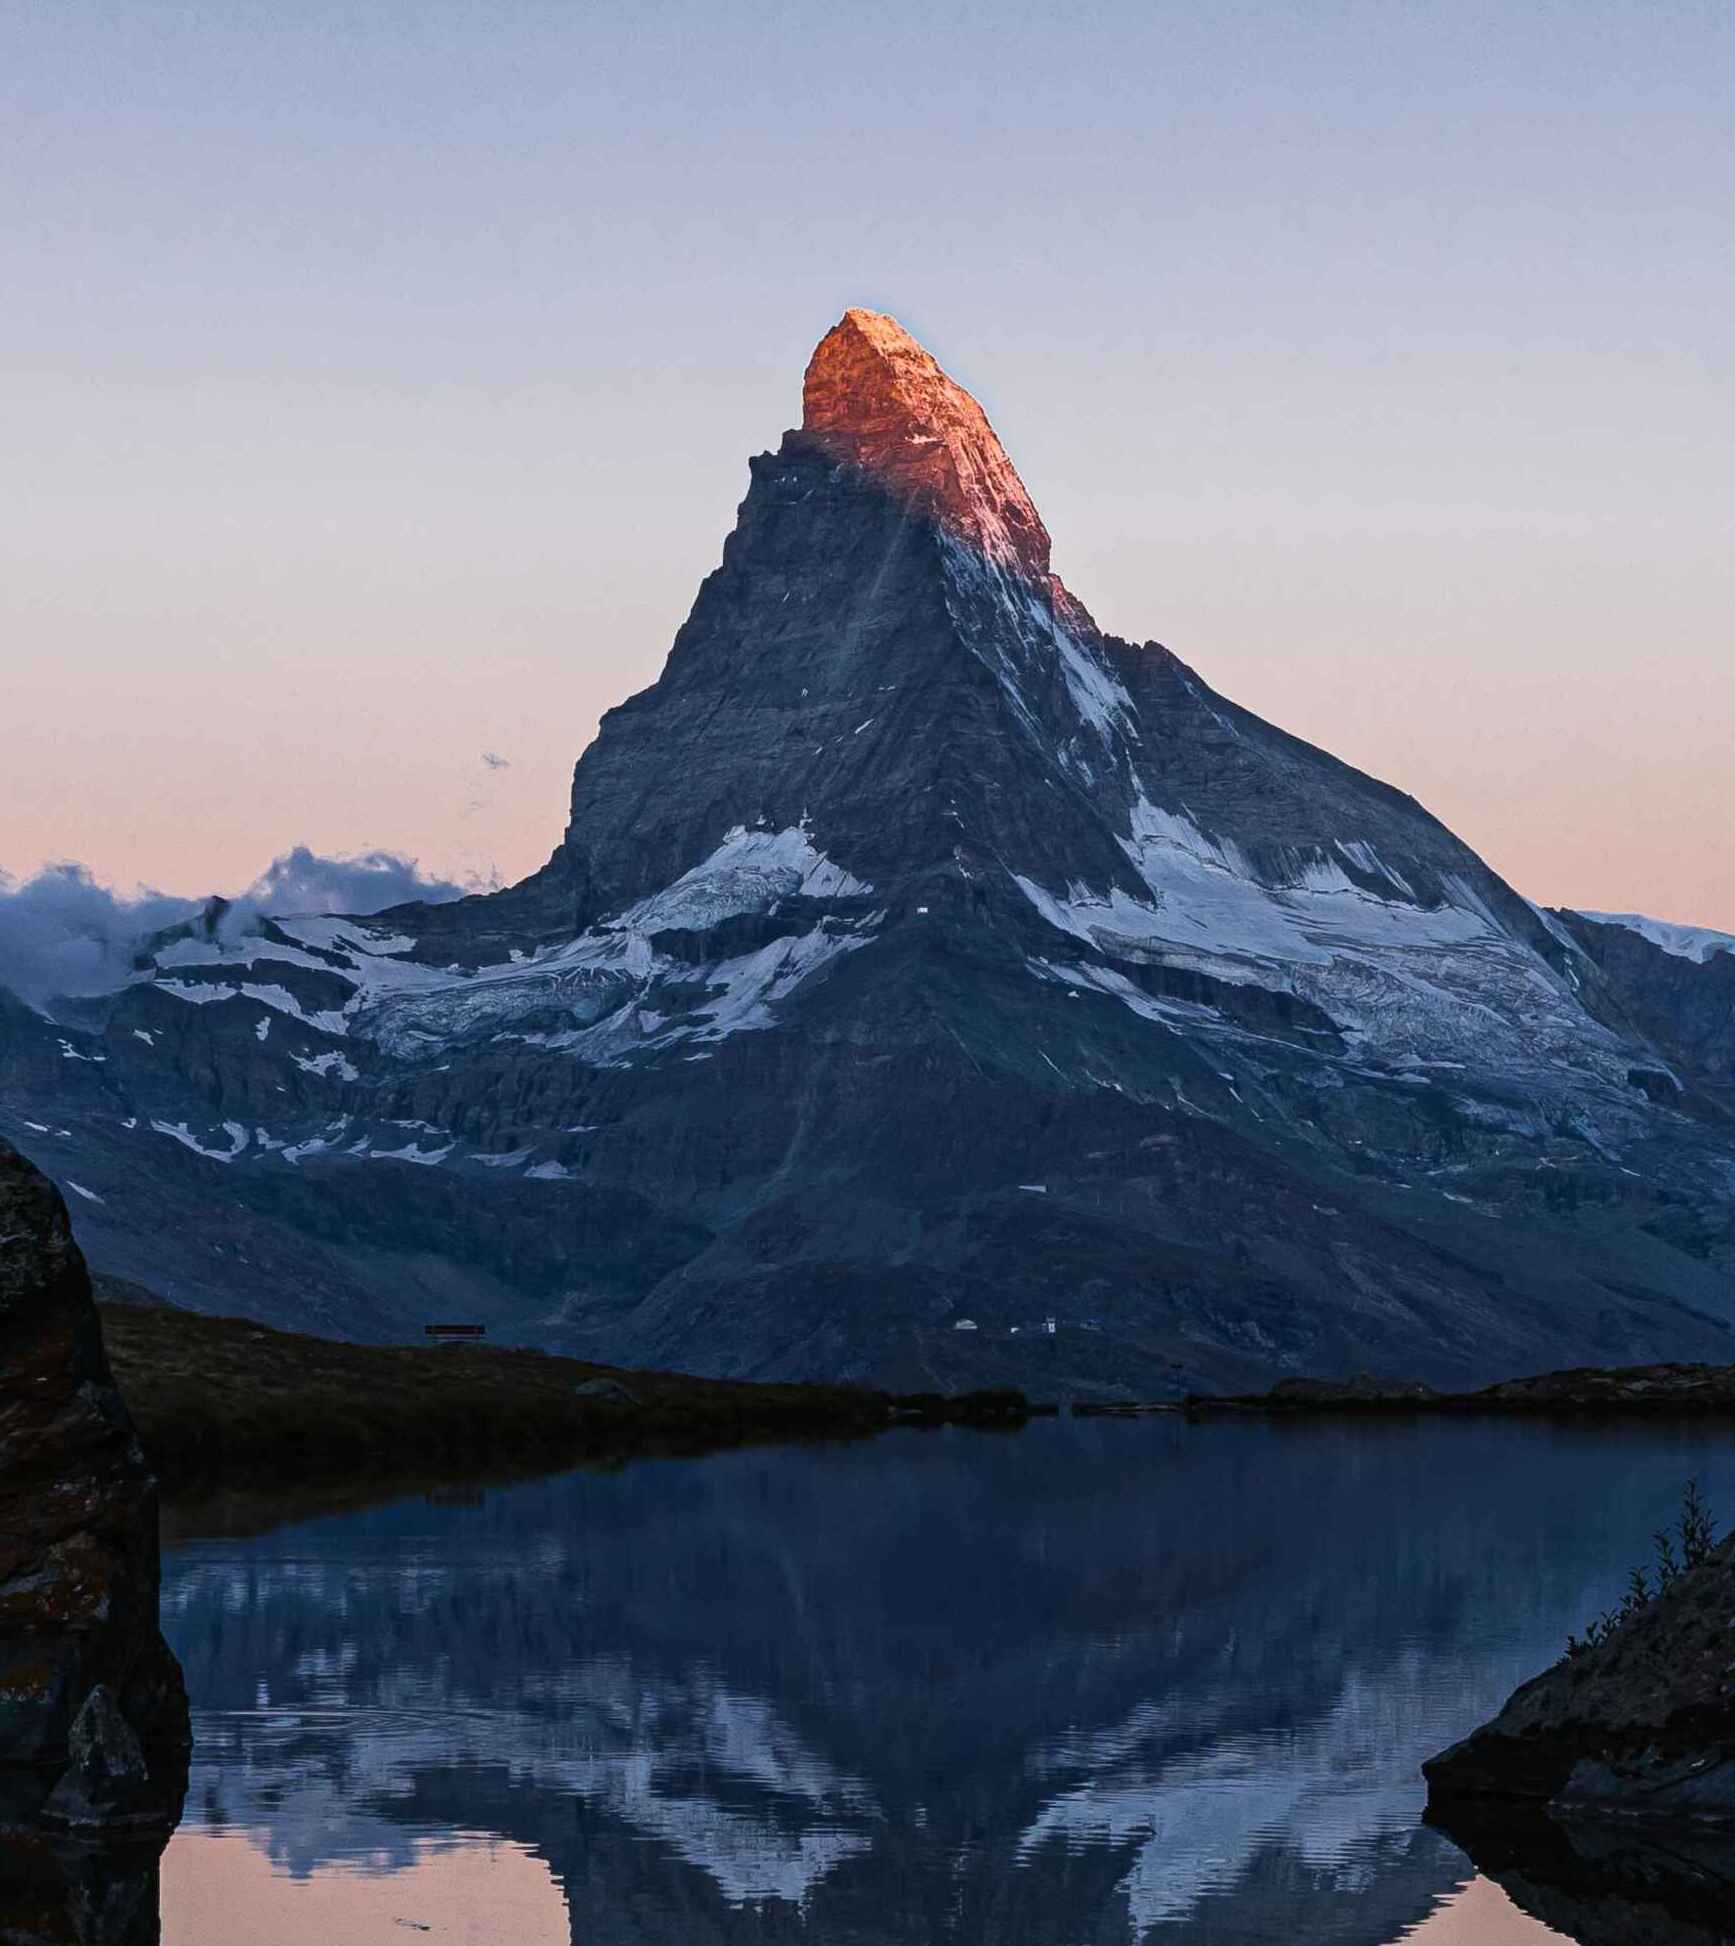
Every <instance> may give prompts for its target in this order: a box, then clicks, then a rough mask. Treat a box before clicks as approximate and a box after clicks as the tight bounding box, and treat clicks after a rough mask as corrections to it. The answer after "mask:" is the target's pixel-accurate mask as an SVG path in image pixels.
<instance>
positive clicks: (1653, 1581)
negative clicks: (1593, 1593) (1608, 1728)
mask: <svg viewBox="0 0 1735 1946" xmlns="http://www.w3.org/2000/svg"><path fill="white" fill-rule="evenodd" d="M1716 1545H1717V1523H1716V1522H1715V1521H1714V1520H1713V1519H1712V1518H1711V1511H1710V1509H1709V1508H1708V1507H1707V1506H1706V1505H1705V1496H1704V1494H1703V1492H1702V1491H1701V1490H1700V1487H1699V1482H1698V1480H1697V1479H1696V1478H1695V1479H1691V1480H1689V1481H1688V1482H1687V1484H1686V1486H1685V1487H1684V1488H1683V1489H1682V1491H1681V1511H1680V1514H1679V1515H1678V1516H1677V1518H1676V1521H1675V1524H1674V1526H1673V1527H1659V1528H1658V1529H1657V1531H1656V1533H1655V1534H1653V1535H1652V1536H1651V1547H1652V1557H1653V1566H1652V1567H1651V1569H1650V1570H1649V1571H1647V1570H1646V1569H1644V1568H1642V1567H1641V1568H1634V1569H1633V1570H1632V1572H1631V1573H1630V1574H1629V1575H1628V1576H1627V1590H1626V1593H1625V1594H1624V1595H1622V1596H1621V1598H1620V1600H1619V1601H1618V1602H1617V1603H1616V1604H1615V1606H1614V1607H1613V1608H1609V1609H1605V1610H1604V1611H1603V1613H1602V1614H1600V1615H1598V1616H1597V1617H1596V1619H1595V1620H1594V1621H1592V1622H1591V1623H1590V1624H1589V1625H1588V1626H1587V1627H1586V1629H1585V1631H1584V1633H1583V1634H1582V1635H1569V1636H1568V1637H1567V1638H1566V1653H1567V1655H1568V1656H1569V1657H1572V1656H1580V1655H1584V1654H1585V1653H1586V1652H1587V1651H1589V1650H1591V1649H1594V1648H1598V1647H1600V1646H1601V1644H1603V1643H1604V1642H1607V1641H1608V1640H1609V1639H1610V1638H1611V1637H1612V1636H1615V1635H1618V1634H1619V1633H1620V1631H1621V1630H1622V1629H1623V1628H1625V1627H1626V1625H1627V1623H1628V1622H1630V1621H1632V1620H1634V1618H1635V1617H1637V1616H1639V1615H1642V1614H1643V1613H1644V1612H1645V1610H1646V1609H1647V1608H1649V1607H1650V1605H1651V1603H1652V1602H1653V1601H1655V1600H1656V1598H1657V1597H1658V1595H1660V1594H1661V1593H1662V1592H1663V1590H1664V1589H1665V1588H1668V1587H1670V1586H1672V1585H1673V1584H1674V1583H1675V1582H1677V1581H1679V1580H1680V1578H1681V1576H1682V1575H1684V1574H1691V1573H1692V1572H1693V1570H1694V1569H1695V1568H1697V1567H1702V1566H1703V1565H1704V1564H1705V1562H1706V1561H1708V1560H1709V1559H1710V1558H1711V1554H1712V1551H1713V1549H1714V1548H1715V1547H1716Z"/></svg>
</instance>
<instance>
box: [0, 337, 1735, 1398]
mask: <svg viewBox="0 0 1735 1946" xmlns="http://www.w3.org/2000/svg"><path fill="white" fill-rule="evenodd" d="M751 476H752V477H751V483H750V486H749V488H748V492H747V497H746V499H745V500H744V501H743V503H742V505H741V508H740V511H739V516H738V518H737V522H736V526H735V530H734V532H733V533H732V534H731V535H730V536H729V538H728V540H727V542H726V543H725V545H724V550H723V559H722V565H721V566H720V567H719V568H718V569H717V570H716V571H715V572H714V573H713V574H711V575H710V576H709V577H708V578H707V580H706V581H705V582H704V584H703V586H702V587H701V588H700V590H699V594H698V598H697V600H696V602H695V603H694V606H693V610H692V613H691V615H690V616H689V618H688V620H687V622H686V624H685V626H684V627H683V628H682V629H681V631H680V633H679V634H678V635H677V637H676V639H675V643H674V647H673V649H672V650H671V652H670V655H669V659H668V663H667V666H666V667H665V669H664V671H663V674H662V676H661V678H660V679H659V680H658V681H657V682H656V683H655V684H654V685H653V686H652V687H651V688H650V689H648V690H646V691H644V692H643V693H642V694H640V695H638V696H635V697H632V698H631V699H630V700H629V701H627V702H625V703H623V704H622V705H621V706H620V707H619V708H617V709H615V710H612V711H611V712H609V714H608V715H607V716H606V717H605V718H604V719H603V722H602V725H601V728H600V730H599V732H598V734H597V737H596V740H595V742H594V743H593V744H592V745H591V746H590V748H589V749H588V750H586V751H585V752H584V754H583V756H582V757H581V758H580V760H579V762H578V765H577V769H576V771H575V773H574V778H573V791H572V814H571V820H570V822H569V824H568V826H567V829H566V833H565V835H564V837H563V838H562V840H561V842H560V844H559V846H558V847H557V849H556V850H555V852H554V854H553V856H552V857H551V858H550V859H549V861H548V863H547V864H546V865H545V866H544V867H543V868H542V869H541V870H540V871H539V872H537V873H536V874H535V875H534V876H532V877H531V878H529V879H527V880H525V881H524V882H523V883H522V884H519V885H516V886H513V887H511V888H510V889H508V890H505V891H502V892H498V893H493V894H489V895H486V896H479V897H473V898H468V899H463V900H460V901H458V902H456V903H453V904H449V905H441V906H427V907H422V906H406V907H402V908H399V909H397V910H395V911H392V912H389V913H385V914H382V915H378V916H376V917H371V918H353V917H345V916H342V915H335V914H321V915H314V916H309V915H305V914H285V915H281V916H279V917H277V918H275V919H273V920H270V921H266V922H256V923H253V924H252V925H251V926H250V928H249V929H248V930H246V931H243V932H241V933H240V934H239V936H236V934H235V933H234V931H233V929H232V928H230V927H227V926H225V925H224V924H223V923H222V920H221V915H220V914H217V913H215V912H214V913H213V914H212V915H211V916H210V917H209V918H208V919H207V920H206V921H205V922H202V923H195V924H191V925H187V926H181V927H178V928H175V929H174V930H173V931H171V932H170V933H167V934H164V935H161V936H159V937H157V938H156V939H154V940H152V941H151V942H150V943H149V945H148V948H147V949H146V950H145V952H143V953H142V954H141V957H140V961H139V964H138V965H137V967H136V969H135V971H134V973H133V975H132V977H131V978H130V979H129V980H128V981H127V982H126V984H125V985H124V987H122V988H121V990H120V991H118V992H117V993H115V994H113V995H112V996H108V997H106V998H105V999H104V1000H103V1001H102V1002H101V1003H100V1004H98V1005H95V1006H92V1005H91V1004H90V1003H84V1005H83V1007H82V1008H81V1009H68V1008H61V1007H56V1006H54V1005H53V1004H50V1005H49V1006H48V1007H47V1008H46V1010H44V1009H37V1008H32V1007H28V1006H26V1005H25V1004H24V1003H23V1002H22V1001H18V1000H6V999H0V1050H3V1052H4V1065H3V1078H0V1132H3V1133H4V1134H5V1135H6V1136H8V1137H9V1138H10V1139H12V1140H14V1141H15V1142H16V1143H17V1144H18V1146H20V1147H21V1148H24V1149H25V1150H27V1151H28V1152H29V1153H31V1154H32V1155H33V1157H34V1158H35V1159H36V1161H37V1162H38V1163H40V1164H41V1166H42V1167H44V1168H45V1169H47V1170H48V1171H50V1172H51V1173H52V1174H54V1175H55V1176H56V1177H57V1179H58V1180H59V1181H60V1182H61V1184H62V1185H63V1187H65V1188H66V1190H67V1192H68V1194H69V1197H70V1199H71V1202H72V1205H73V1209H74V1213H75V1216H76V1217H77V1219H78V1223H79V1231H80V1236H81V1240H82V1241H83V1243H84V1246H85V1249H86V1251H87V1253H88V1254H89V1255H90V1257H91V1258H92V1260H93V1262H94V1263H95V1265H96V1266H97V1267H98V1268H99V1269H100V1270H104V1271H107V1272H109V1273H110V1274H113V1275H118V1276H122V1277H126V1278H130V1279H134V1280H136V1281H138V1282H140V1283H143V1284H146V1285H148V1286H150V1287H152V1288H154V1289H155V1290H157V1291H159V1292H161V1293H162V1294H164V1295H165V1296H167V1297H169V1298H171V1299H173V1300H174V1301H176V1302H179V1303H183V1304H188V1305H194V1306H198V1307H201V1308H206V1309H221V1310H228V1311H237V1310H239V1311H245V1312H249V1313H253V1314H256V1315H258V1316H260V1317H262V1318H267V1319H271V1320H274V1321H279V1322H283V1323H289V1324H294V1325H299V1326H303V1327H307V1328H312V1329H316V1330H321V1331H327V1332H334V1333H341V1334H344V1335H349V1336H356V1337H366V1338H390V1337H400V1336H404V1335H407V1334H410V1333H412V1332H415V1331H416V1330H418V1329H419V1327H420V1324H421V1323H422V1321H423V1320H424V1319H427V1318H429V1317H433V1316H444V1315H461V1316H465V1317H475V1318H480V1319H483V1320H485V1321H486V1322H488V1324H489V1325H490V1327H491V1330H492V1331H493V1332H494V1334H495V1335H496V1336H498V1337H501V1338H505V1339H509V1340H517V1341H531V1342H538V1343H543V1344H546V1345H549V1346H551V1347H558V1348H562V1349H571V1350H578V1351H588V1352H592V1353H595V1354H597V1355H606V1356H607V1357H608V1358H610V1359H613V1360H616V1361H620V1362H626V1363H639V1364H652V1363H655V1364H666V1365H678V1366H684V1367H688V1368H692V1369H696V1370H702V1371H707V1372H718V1373H738V1374H762V1375H778V1376H809V1375H820V1374H824V1375H832V1376H836V1375H844V1376H856V1377H862V1378H867V1379H872V1380H875V1381H879V1382H883V1383H889V1384H893V1385H897V1386H900V1387H906V1388H914V1387H922V1386H936V1385H937V1386H944V1387H948V1388H950V1387H953V1386H957V1385H961V1384H965V1383H971V1382H987V1381H1012V1382H1016V1383H1020V1384H1024V1385H1026V1386H1028V1387H1029V1388H1030V1389H1032V1390H1033V1391H1040V1392H1043V1393H1046V1394H1049V1395H1064V1394H1068V1393H1071V1394H1075V1395H1076V1394H1089V1393H1103V1394H1108V1393H1126V1392H1132V1393H1138V1394H1146V1395H1156V1394H1161V1393H1167V1392H1173V1391H1175V1390H1178V1389H1182V1388H1186V1387H1209V1388H1218V1387H1223V1386H1241V1385H1248V1384H1253V1383H1257V1382H1261V1381H1264V1380H1268V1379H1271V1378H1274V1377H1277V1376H1281V1375H1282V1374H1284V1373H1291V1372H1317V1373H1337V1372H1347V1371H1351V1370H1356V1369H1362V1368H1366V1369H1372V1370H1375V1371H1380V1372H1386V1373H1392V1374H1405V1375H1413V1376H1417V1377H1422V1378H1428V1379H1433V1380H1436V1381H1458V1382H1463V1381H1470V1380H1480V1379H1491V1378H1495V1377H1499V1376H1506V1375H1509V1374H1513V1373H1516V1372H1519V1371H1523V1370H1529V1369H1536V1368H1539V1367H1544V1366H1551V1365H1553V1366H1558V1365H1562V1364H1570V1363H1592V1362H1594V1363H1617V1362H1623V1363H1624V1362H1633V1361H1639V1360H1650V1359H1658V1358H1666V1357H1687V1358H1714V1359H1720V1360H1730V1359H1735V1276H1732V1271H1735V1225H1732V1222H1731V1214H1730V1212H1731V1207H1732V1200H1735V955H1732V954H1730V953H1728V952H1723V951H1718V950H1714V949H1713V948H1712V947H1711V946H1710V945H1708V944H1707V943H1706V942H1708V941H1710V940H1713V939H1714V937H1715V936H1713V935H1697V934H1693V935H1686V938H1687V940H1688V944H1687V945H1686V946H1683V945H1682V942H1681V939H1680V938H1678V937H1670V936H1666V934H1664V933H1660V932H1659V930H1658V929H1657V928H1655V927H1654V926H1648V925H1647V923H1646V922H1641V921H1637V920H1628V919H1621V920H1605V919H1599V918H1593V917H1589V916H1585V915H1578V914H1562V913H1550V912H1546V911H1543V910H1540V909H1538V908H1537V907H1535V906H1533V905H1531V904H1530V903H1528V902H1527V901H1526V900H1525V899H1523V898H1521V897H1520V896H1519V895H1518V894H1517V893H1516V892H1514V891H1513V890H1512V889H1511V888H1510V887H1509V886H1507V885H1506V884H1505V883H1503V881H1502V880H1501V879H1500V878H1499V877H1498V876H1497V875H1496V874H1495V873H1494V872H1492V871H1491V870H1489V868H1488V867H1487V866H1486V865H1484V864H1483V863H1482V861H1481V860H1480V859H1479V858H1477V857H1476V855H1475V854H1474V853H1473V852H1472V851H1470V850H1469V848H1468V847H1467V846H1465V845H1464V844H1462V843H1461V842H1460V841H1459V840H1458V839H1457V838H1455V837H1454V836H1453V835H1452V834H1451V833H1450V832H1449V831H1447V830H1446V829H1445V828H1444V827H1443V826H1442V825H1441V824H1439V823H1438V822H1437V821H1436V820H1435V819H1434V818H1432V817H1430V816H1429V815H1428V813H1427V812H1426V811H1425V810H1423V809H1422V808H1421V807H1420V806H1419V805H1418V804H1416V803H1415V802H1414V801H1413V800H1412V799H1411V798H1409V797H1407V796H1405V795H1404V794H1403V793H1402V792H1401V791H1398V790H1395V789H1393V788H1391V787H1390V786H1388V785H1385V784H1381V783H1378V782H1376V781H1374V780H1373V779H1371V778H1369V777H1366V776H1363V775H1362V774H1360V773H1359V772H1357V771H1355V770H1352V769H1350V768H1349V767H1348V766H1347V765H1345V764H1342V763H1340V762H1338V761H1337V760H1335V759H1334V758H1332V757H1330V756H1328V755H1326V754H1325V753H1324V752H1323V751H1320V750H1317V749H1315V748H1313V747H1311V746H1310V745H1308V744H1305V743H1303V742H1301V741H1299V740H1298V739H1296V738H1294V737H1291V736H1288V735H1286V734H1285V733H1284V732H1283V731H1281V730H1279V729H1276V728H1274V727H1272V726H1271V725H1270V724H1267V723H1264V722H1262V721H1261V720H1260V719H1259V718H1258V717H1256V716H1253V715H1251V714H1250V713H1249V712H1248V711H1246V710H1244V709H1242V708H1239V707H1238V706H1236V705H1235V704H1234V703H1231V702H1229V701H1227V700H1226V699H1225V698H1224V697H1222V696H1220V695H1218V694H1216V693H1215V692H1214V691H1213V690H1212V689H1211V688H1210V687H1209V686H1208V685H1207V684H1206V683H1205V682H1204V681H1203V680H1202V679H1201V678H1200V677H1199V676H1198V675H1197V674H1195V673H1194V672H1193V671H1192V670H1191V669H1190V668H1188V667H1187V665H1186V664H1185V663H1183V662H1181V661H1180V660H1179V659H1178V658H1177V657H1176V656H1175V655H1173V654H1171V653H1170V651H1169V650H1168V649H1166V648H1164V647H1162V646H1160V645H1159V644H1157V643H1154V642H1150V643H1145V644H1142V645H1135V644H1132V643H1128V642H1123V641H1120V640H1117V639H1115V638H1114V637H1112V636H1108V635H1105V634H1104V633H1103V632H1102V631H1101V630H1099V629H1098V628H1097V626H1096V625H1095V623H1094V622H1093V621H1092V619H1091V617H1090V614H1089V612H1088V611H1087V610H1086V608H1085V607H1084V606H1083V605H1082V603H1081V602H1080V601H1078V600H1077V599H1076V598H1075V597H1074V596H1073V595H1072V594H1070V593H1069V592H1068V591H1067V589H1065V588H1064V587H1063V586H1062V585H1061V583H1060V582H1059V581H1058V580H1057V579H1056V578H1055V576H1054V573H1053V571H1052V569H1051V566H1050V560H1049V537H1048V534H1047V531H1046V529H1045V528H1044V526H1043V523H1042V520H1041V517H1040V516H1039V514H1038V513H1037V511H1036V508H1035V507H1034V505H1033V504H1032V502H1031V500H1030V497H1029V495H1028V494H1027V493H1026V491H1025V489H1024V486H1023V484H1022V482H1021V481H1020V480H1019V477H1018V475H1017V473H1016V472H1015V471H1014V469H1013V467H1012V464H1011V462H1010V460H1009V459H1008V458H1007V456H1006V454H1005V452H1004V451H1003V450H1002V448H1001V445H1000V442H999V441H998V439H997V438H996V437H995V435H994V432H993V429H992V428H991V427H990V425H989V423H988V421H987V419H986V417H985V416H984V414H983V413H982V411H981V409H980V407H979V406H978V405H977V404H976V402H975V401H974V400H973V399H972V398H971V397H970V395H969V394H968V393H967V392H965V391H964V390H963V389H962V388H961V387H960V386H958V385H957V384H955V383H954V382H953V381H952V380H951V379H949V378H948V377H947V376H946V375H945V373H944V372H942V371H941V370H940V368H939V366H938V365H937V364H936V363H935V362H934V360H933V359H932V358H931V357H929V355H928V354H927V353H926V352H925V351H924V350H923V349H922V348H921V347H920V346H919V345H918V344H916V343H915V341H914V340H913V339H912V338H910V337H909V335H908V334H907V333H906V332H904V331H903V330H902V329H901V328H900V327H899V326H898V325H897V324H896V323H894V322H893V321H892V320H891V319H890V318H886V317H881V316H877V315H875V314H873V313H870V312H865V311H851V312H849V313H847V314H846V315H845V317H844V318H843V320H842V321H841V322H840V323H839V324H838V325H837V326H836V327H835V329H833V330H832V331H831V332H830V333H829V334H828V335H827V336H826V337H825V339H824V340H823V342H822V343H821V344H820V346H819V348H818V350H817V351H816V352H815V353H814V356H813V360H812V362H811V364H810V365H809V367H808V371H807V377H806V386H805V398H804V414H803V423H802V426H801V429H800V430H799V431H797V432H790V433H788V434H786V435H785V437H784V439H783V442H782V444H781V446H780V447H779V448H778V450H777V451H776V452H774V453H764V454H760V455H759V456H758V457H756V458H755V459H754V460H753V461H752V462H751Z"/></svg>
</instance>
